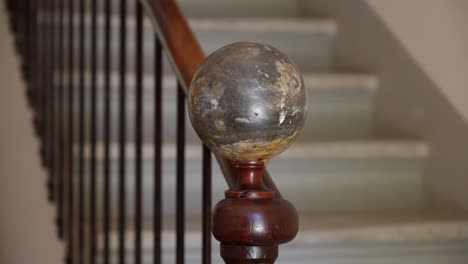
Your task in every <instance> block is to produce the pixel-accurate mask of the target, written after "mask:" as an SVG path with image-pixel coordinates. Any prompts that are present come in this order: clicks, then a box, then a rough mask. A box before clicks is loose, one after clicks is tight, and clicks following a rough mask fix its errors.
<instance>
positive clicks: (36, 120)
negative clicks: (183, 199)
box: [11, 0, 45, 163]
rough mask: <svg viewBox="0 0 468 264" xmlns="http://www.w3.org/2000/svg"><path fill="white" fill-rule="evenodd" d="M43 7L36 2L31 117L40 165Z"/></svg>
mask: <svg viewBox="0 0 468 264" xmlns="http://www.w3.org/2000/svg"><path fill="white" fill-rule="evenodd" d="M43 6H44V0H42V1H38V2H37V9H36V10H37V15H36V18H37V21H40V23H37V24H36V39H35V46H36V47H35V50H36V65H35V73H34V81H35V84H34V85H35V91H36V93H37V96H36V102H35V107H34V110H35V112H34V117H33V125H34V132H35V134H36V135H37V136H38V138H39V140H40V142H39V143H40V144H39V148H40V149H39V154H40V158H41V163H42V158H43V156H42V154H43V151H42V140H43V138H42V136H43V133H42V132H43V131H42V125H43V124H42V114H41V112H42V105H43V101H44V96H45V94H44V92H45V91H44V89H43V88H44V87H43V86H42V70H43V65H42V59H43V56H44V53H43V50H42V41H43V37H44V14H43V12H42V10H43V9H44V8H43ZM12 17H13V14H11V18H12Z"/></svg>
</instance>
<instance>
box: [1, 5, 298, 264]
mask: <svg viewBox="0 0 468 264" xmlns="http://www.w3.org/2000/svg"><path fill="white" fill-rule="evenodd" d="M114 2H115V1H111V0H102V1H85V0H79V1H76V0H16V1H13V0H8V1H6V5H7V8H8V10H9V13H10V25H11V29H12V31H13V32H14V33H15V39H16V47H17V51H18V53H19V54H20V55H21V61H22V67H21V69H22V73H23V77H24V79H25V80H26V84H27V91H26V94H27V98H28V100H29V102H30V105H31V107H32V109H33V110H34V120H33V121H34V122H33V123H34V128H35V130H36V133H37V135H38V137H39V139H40V142H41V149H40V154H41V158H42V164H43V165H44V167H45V168H46V169H47V171H48V175H49V176H48V181H47V186H48V188H49V199H50V200H51V201H53V202H54V203H56V205H57V227H58V235H59V237H60V238H61V239H63V240H64V241H65V242H66V245H67V246H66V248H67V252H66V263H97V262H99V263H101V262H102V263H126V262H127V261H128V257H129V254H130V253H129V252H128V250H127V247H128V246H129V245H128V242H126V241H127V235H126V231H127V228H129V226H128V223H127V219H126V215H125V212H126V210H127V207H126V206H127V205H126V203H125V199H126V197H127V195H128V191H129V190H128V189H127V188H128V187H127V186H126V184H125V182H126V181H125V179H126V165H125V164H126V162H125V161H126V160H127V155H128V153H127V150H126V148H125V146H126V143H127V135H126V127H127V123H126V119H125V115H126V114H127V106H126V102H127V97H126V94H127V90H128V87H127V83H128V82H127V78H126V74H127V72H128V71H129V70H134V73H135V91H134V92H135V95H136V98H135V107H136V109H135V116H134V118H135V127H134V130H135V138H134V140H135V144H134V146H135V149H134V152H135V205H134V206H135V215H134V221H133V222H134V226H133V230H134V232H135V237H134V243H133V247H132V248H133V250H134V251H133V256H132V257H133V261H132V263H136V264H137V263H142V261H143V250H142V246H143V245H142V229H143V212H142V210H143V209H142V208H143V182H142V177H143V168H142V155H143V147H142V145H143V71H144V68H143V67H144V63H143V60H144V54H143V53H144V39H143V37H144V31H143V12H144V9H145V10H146V13H147V15H148V16H149V18H150V20H151V21H152V23H153V26H154V29H155V34H154V43H155V44H154V54H155V56H154V74H153V75H154V94H155V96H154V100H153V101H154V110H153V111H154V140H153V142H152V144H153V145H154V161H153V162H154V176H153V177H154V186H153V188H154V197H153V210H154V212H153V213H154V217H153V223H152V228H153V234H154V237H153V242H154V243H153V256H154V259H153V263H162V254H161V253H162V247H161V245H162V241H161V239H162V238H161V234H162V210H161V204H162V195H161V194H162V191H163V190H162V185H161V174H162V169H161V167H162V119H163V118H162V104H163V100H162V70H163V67H162V66H163V65H162V64H163V52H165V53H166V54H167V55H168V57H169V58H170V62H171V66H172V68H173V70H174V71H175V72H176V74H177V79H178V85H177V106H176V108H177V143H176V145H177V155H176V156H177V158H176V185H177V187H176V244H177V245H176V263H184V258H185V255H184V254H185V247H184V230H185V227H184V221H185V202H184V198H185V197H184V195H185V189H184V188H185V187H184V185H185V111H186V109H185V105H186V97H187V95H188V93H190V92H191V90H190V87H191V82H192V79H194V76H196V73H197V71H198V70H199V68H200V65H202V63H203V61H204V60H205V55H204V53H203V51H202V49H201V47H200V45H199V43H198V41H197V39H196V37H195V36H194V34H193V33H192V31H191V29H190V27H189V25H188V23H187V21H186V19H185V17H184V16H183V14H182V12H181V10H180V9H179V7H178V6H177V4H176V2H175V1H174V0H141V1H136V2H135V10H134V11H135V12H134V13H130V11H129V10H128V9H127V1H126V0H119V5H116V4H115V3H114ZM117 6H118V7H119V9H118V10H117V9H116V8H117ZM114 11H117V12H118V17H119V19H118V25H117V26H118V28H119V30H118V39H119V43H118V51H119V52H118V53H119V54H118V56H117V57H115V56H112V54H111V44H112V42H111V37H112V36H111V26H112V21H113V20H112V12H114ZM86 12H90V15H89V16H87V15H86ZM70 14H73V15H70ZM100 16H102V17H103V19H102V21H101V20H99V19H98V18H99V17H100ZM131 16H132V17H131ZM130 18H133V19H134V21H135V30H136V36H135V40H134V43H135V60H136V63H135V69H129V67H128V66H127V60H126V58H127V55H128V54H127V53H128V51H127V46H126V45H127V44H126V39H127V36H128V32H127V31H128V29H127V28H128V27H127V24H126V23H127V21H128V19H130ZM98 20H99V21H98ZM101 22H102V26H103V28H104V32H103V35H102V36H101V35H98V34H99V32H98V24H99V23H101ZM87 24H88V25H89V27H88V29H89V30H86V28H87V27H86V25H87ZM41 25H42V26H41ZM43 25H51V26H50V27H44V26H43ZM74 25H78V27H77V28H78V30H77V32H75V27H74ZM114 26H115V25H114ZM98 37H102V38H101V39H102V40H103V48H100V47H99V46H98V43H97V42H98V41H97V39H98ZM86 45H89V48H90V52H86V51H85V47H86ZM265 49H267V50H270V49H272V48H271V47H269V46H265ZM75 50H77V52H75ZM270 51H271V50H270ZM275 51H276V50H275ZM279 53H280V52H279V51H277V55H278V56H279V57H278V58H280V59H282V60H286V61H287V63H286V64H289V61H288V59H287V58H285V57H282V55H280V54H279ZM98 58H100V59H102V65H100V64H99V60H98ZM113 64H117V65H118V69H117V71H118V76H119V80H118V83H119V94H118V97H119V98H118V102H119V103H118V104H119V105H118V109H119V112H118V120H119V121H118V122H119V124H118V131H117V133H118V157H119V162H118V169H117V171H116V172H113V171H111V165H110V162H111V161H110V155H111V149H110V146H111V127H112V126H111V120H112V118H111V117H112V116H111V115H112V113H111V108H110V106H111V101H110V100H111V98H110V94H111V91H110V85H111V82H110V74H111V67H112V65H113ZM204 65H205V64H204ZM207 65H208V66H207ZM207 65H205V66H204V67H206V68H209V63H208V64H207ZM291 65H292V63H291ZM86 67H90V69H91V71H90V76H89V85H90V89H85V85H86V76H85V74H86V73H85V68H86ZM98 67H102V69H103V71H104V79H103V83H102V84H100V83H98V80H97V79H98V76H97V71H98ZM294 70H296V69H294ZM291 73H293V74H297V73H296V72H294V71H293V72H287V74H291ZM291 78H292V79H293V81H294V82H295V87H294V88H302V90H304V87H303V82H302V78H301V77H300V76H298V75H294V76H292V77H291V76H289V78H288V79H291ZM301 85H302V87H301ZM257 88H258V87H257ZM99 89H103V90H104V93H103V98H102V99H103V103H104V107H103V111H104V113H103V116H102V120H103V124H102V125H103V135H102V138H103V141H104V144H103V168H102V169H103V171H102V174H103V179H102V180H103V189H102V190H100V189H98V164H97V163H98V162H97V156H98V153H97V144H98V142H97V141H98V137H99V135H98V125H99V124H98V119H99V116H98V106H97V101H98V99H97V98H98V96H99V95H98V90H99ZM254 90H255V89H254ZM87 92H88V93H89V94H87ZM257 92H258V91H257ZM288 96H289V95H288ZM288 96H285V95H284V94H283V97H282V99H284V98H286V97H288ZM76 97H77V98H76ZM289 97H290V96H289ZM298 98H299V99H298V100H299V101H300V100H304V101H305V95H303V96H302V97H298ZM280 99H281V98H280ZM296 99H297V98H296ZM263 102H265V101H263ZM302 103H304V102H302ZM304 105H305V104H304ZM85 107H89V108H90V114H89V116H85V115H86V112H85ZM197 107H198V106H197V104H196V103H193V104H191V105H190V109H189V111H190V115H191V117H192V121H193V119H197V118H201V117H200V116H198V117H197V113H196V111H195V110H196V108H197ZM75 109H78V116H77V118H75V115H74V111H75ZM299 110H300V111H301V112H300V114H299V115H298V116H301V117H302V118H304V117H305V112H304V111H303V110H304V109H299ZM273 115H275V117H276V116H278V115H280V113H279V112H275V113H273ZM281 119H282V120H281ZM283 121H284V117H280V121H279V125H278V127H279V126H280V125H281V124H282V122H283ZM291 121H294V122H293V123H292V125H290V126H289V130H288V131H289V132H291V131H292V132H291V133H290V134H288V135H287V136H286V137H285V138H286V139H287V140H286V141H287V142H282V143H279V144H277V145H274V146H271V147H270V148H268V151H267V154H266V155H265V153H263V154H262V155H263V156H262V155H260V154H259V155H257V154H258V151H257V152H256V151H254V152H253V153H254V155H250V156H248V158H245V157H244V156H243V155H244V154H245V153H244V152H238V151H233V152H232V153H231V154H226V153H224V154H223V152H222V151H220V146H219V144H213V138H209V137H205V138H203V136H202V139H203V140H204V142H205V143H206V144H207V145H208V146H209V147H210V148H211V149H212V150H213V151H214V152H215V154H216V155H215V156H216V159H217V161H218V164H219V166H220V168H221V170H222V172H223V175H224V177H225V179H226V182H227V184H228V186H229V190H228V191H226V199H225V200H223V201H221V202H220V203H219V204H218V205H217V207H216V208H215V211H214V212H212V209H211V208H212V205H211V152H210V148H208V147H207V146H204V147H203V166H202V178H203V184H202V186H203V187H202V188H203V189H202V190H201V192H202V195H203V198H202V200H203V202H202V204H203V208H201V211H202V216H203V223H202V237H203V243H202V263H205V264H208V263H211V231H213V234H214V236H215V238H217V239H218V240H219V241H220V242H221V256H222V257H223V259H224V260H225V262H226V263H274V261H275V260H276V258H277V256H278V244H281V243H285V242H287V241H289V240H291V239H293V238H294V236H295V235H296V233H297V230H298V216H297V212H296V210H295V208H294V207H293V206H292V205H291V204H290V203H289V202H287V201H285V200H283V199H282V196H281V194H280V192H279V191H278V188H277V187H276V186H275V184H274V182H273V180H272V178H271V177H270V175H269V173H268V172H267V171H266V170H265V166H266V163H267V160H268V159H269V158H270V157H272V156H273V155H276V154H278V153H279V152H281V151H282V150H284V149H285V148H286V147H287V145H289V144H290V143H291V142H292V140H293V139H294V137H295V136H297V132H298V129H300V127H301V122H303V120H302V119H301V118H299V119H296V120H291ZM289 124H291V122H290V123H289ZM291 126H296V127H293V128H292V129H291ZM270 128H271V127H270ZM195 129H196V131H197V132H199V135H203V133H202V132H200V131H201V130H203V129H201V130H200V128H198V129H197V126H196V125H195ZM259 129H263V128H262V127H259ZM87 133H89V135H90V138H89V140H88V139H87V138H86V134H87ZM278 133H284V131H283V130H282V131H280V132H278V131H274V133H273V136H272V137H271V138H275V136H278ZM270 136H271V135H270ZM283 136H284V135H283ZM253 139H255V138H253ZM283 139H284V138H283ZM88 141H89V142H88ZM87 143H89V153H90V154H89V156H90V165H89V167H87V166H85V161H84V160H85V148H86V145H87ZM250 147H252V146H250ZM254 147H256V146H254ZM250 150H251V149H250ZM111 174H116V175H117V178H118V197H119V199H118V201H113V200H112V199H111V194H110V180H111V177H112V175H111ZM86 182H87V183H88V184H89V186H90V192H89V194H88V193H86V194H85V183H86ZM85 195H89V196H88V197H85ZM98 196H100V198H101V199H102V202H103V205H102V212H100V211H98V207H99V206H98V205H97V202H96V201H98V200H99V199H98ZM86 203H87V204H86ZM113 203H116V204H117V205H118V221H117V230H118V239H117V251H116V252H117V254H116V256H115V258H114V257H113V255H112V254H113V252H112V250H111V225H112V223H111V208H112V204H113ZM85 210H88V211H87V212H85ZM98 216H102V221H99V220H98ZM212 220H213V223H212ZM240 224H241V225H242V226H241V225H240ZM98 230H101V231H102V232H103V246H102V252H101V251H98V241H97V240H98V235H97V233H98Z"/></svg>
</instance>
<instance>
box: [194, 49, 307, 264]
mask: <svg viewBox="0 0 468 264" xmlns="http://www.w3.org/2000/svg"><path fill="white" fill-rule="evenodd" d="M205 87H210V89H206V88H205ZM188 103H189V114H190V119H191V121H192V125H193V127H194V129H195V131H196V132H197V134H198V135H199V136H200V138H201V139H202V140H203V141H204V143H205V144H206V145H207V146H208V147H209V148H210V149H211V150H212V151H213V152H215V153H216V154H217V155H219V156H221V157H224V158H227V159H229V160H231V162H232V164H234V166H235V167H236V168H237V171H238V176H237V183H236V184H234V185H233V186H232V187H231V188H230V189H229V190H227V191H226V192H225V197H226V199H224V200H222V201H221V202H219V203H218V204H217V205H216V207H215V209H214V211H213V228H212V230H213V235H214V237H215V238H216V239H217V240H218V241H220V242H221V257H222V258H223V259H224V261H225V262H226V263H227V264H240V263H243V264H246V263H274V261H275V260H276V258H277V255H278V245H279V244H282V243H286V242H288V241H290V240H292V239H293V238H294V237H295V235H296V233H297V230H298V216H297V212H296V209H295V208H294V206H293V205H292V204H290V203H289V202H288V201H286V200H283V199H282V198H281V197H280V196H279V195H277V194H276V193H275V192H274V191H273V190H272V189H270V188H268V187H267V186H266V185H265V184H264V182H263V179H262V177H263V174H264V171H265V166H266V164H267V163H268V161H269V160H270V159H271V158H272V157H274V156H276V155H278V154H279V153H281V152H282V151H284V150H285V149H286V148H287V147H288V146H289V145H290V144H291V143H292V142H293V141H294V139H295V138H296V137H297V136H298V133H299V131H300V129H301V128H302V126H303V124H304V121H305V116H306V96H305V88H304V82H303V80H302V77H301V74H300V73H299V70H298V68H297V67H296V66H295V65H294V63H292V62H291V61H290V60H289V59H288V58H287V57H286V56H285V55H284V54H282V53H281V52H280V51H279V50H277V49H275V48H273V47H270V46H267V45H263V44H255V43H235V44H231V45H228V46H226V47H224V48H222V49H220V50H218V51H216V52H215V53H214V54H213V55H211V56H210V57H209V58H208V59H207V60H205V61H204V62H203V63H202V65H201V66H200V68H199V70H198V71H197V73H196V74H195V76H194V78H193V81H192V83H191V86H190V94H189V102H188Z"/></svg>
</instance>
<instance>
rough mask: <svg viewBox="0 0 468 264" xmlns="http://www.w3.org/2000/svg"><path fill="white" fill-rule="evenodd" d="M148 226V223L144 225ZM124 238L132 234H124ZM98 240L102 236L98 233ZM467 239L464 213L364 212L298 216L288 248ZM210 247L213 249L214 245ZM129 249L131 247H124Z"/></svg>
mask: <svg viewBox="0 0 468 264" xmlns="http://www.w3.org/2000/svg"><path fill="white" fill-rule="evenodd" d="M148 222H151V221H148ZM174 223H175V221H174V218H165V219H164V224H163V232H162V236H163V241H164V243H163V247H164V248H165V249H171V248H173V246H174V245H175V226H174ZM185 223H186V231H185V238H186V242H185V243H186V247H187V248H199V247H200V246H201V244H200V238H201V234H200V230H201V219H200V217H189V218H186V222H185ZM126 233H127V238H129V237H132V233H133V231H126ZM99 235H100V236H102V235H103V234H102V233H100V234H99ZM110 238H111V241H112V242H111V245H116V244H117V243H116V242H117V239H118V232H117V231H116V230H112V231H111V232H110ZM142 238H143V246H144V247H150V246H151V245H152V241H153V240H152V238H153V232H152V229H151V227H150V226H146V227H144V228H143V234H142ZM467 239H468V212H464V211H456V210H437V209H433V210H430V209H421V210H405V211H399V210H395V211H393V210H390V211H367V212H354V211H351V212H333V213H331V212H324V213H319V212H318V213H315V214H310V215H303V216H300V229H299V232H298V235H297V237H296V238H295V239H294V240H293V241H291V242H290V243H288V244H287V246H288V247H310V246H318V245H326V244H347V243H353V244H356V243H362V244H368V243H404V242H405V243H408V242H440V241H460V240H467ZM213 244H214V245H213V246H216V247H217V244H216V243H213ZM127 248H128V249H130V250H131V249H132V248H133V243H127Z"/></svg>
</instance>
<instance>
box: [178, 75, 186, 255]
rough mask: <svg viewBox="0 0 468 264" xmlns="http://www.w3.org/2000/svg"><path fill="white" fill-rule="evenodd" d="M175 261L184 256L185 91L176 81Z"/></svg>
mask: <svg viewBox="0 0 468 264" xmlns="http://www.w3.org/2000/svg"><path fill="white" fill-rule="evenodd" d="M176 174H177V175H176V226H177V227H176V263H177V264H183V263H184V258H185V252H184V250H185V237H184V236H185V93H184V89H183V87H182V85H181V84H180V83H177V160H176Z"/></svg>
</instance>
